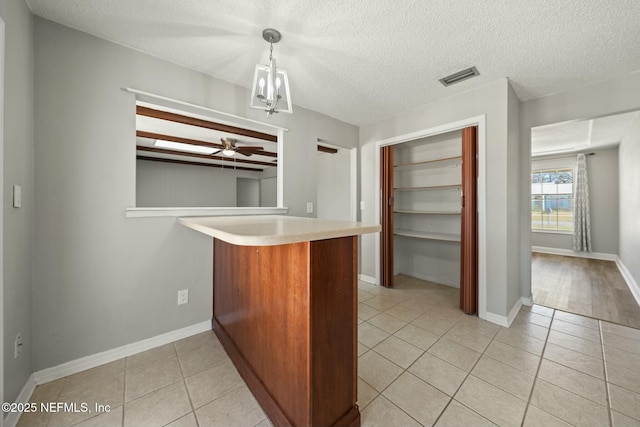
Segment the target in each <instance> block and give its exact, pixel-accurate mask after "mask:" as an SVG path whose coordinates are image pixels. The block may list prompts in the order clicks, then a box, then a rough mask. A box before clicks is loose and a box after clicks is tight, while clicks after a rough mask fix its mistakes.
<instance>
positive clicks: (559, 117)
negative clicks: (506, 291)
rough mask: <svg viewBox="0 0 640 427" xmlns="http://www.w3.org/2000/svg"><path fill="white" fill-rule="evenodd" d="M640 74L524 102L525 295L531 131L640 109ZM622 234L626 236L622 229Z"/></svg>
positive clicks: (528, 257) (528, 286)
mask: <svg viewBox="0 0 640 427" xmlns="http://www.w3.org/2000/svg"><path fill="white" fill-rule="evenodd" d="M638 93H640V72H635V73H631V74H628V75H624V76H621V77H618V78H614V79H610V80H606V81H602V82H598V83H595V84H592V85H588V86H583V87H579V88H574V89H571V90H567V91H565V92H560V93H556V94H553V95H549V96H545V97H543V98H538V99H532V100H529V101H526V102H523V103H522V105H521V111H520V117H521V121H520V139H521V141H522V149H523V150H526V152H522V153H521V157H520V159H521V161H520V164H521V168H520V169H521V174H522V180H523V182H526V184H527V186H525V185H524V184H523V186H522V187H521V203H522V211H523V212H527V213H528V214H527V221H523V222H522V226H521V229H520V230H521V240H522V244H523V247H525V249H526V250H523V252H522V264H521V283H522V286H523V287H524V288H523V293H525V294H528V295H531V252H530V251H529V249H528V248H530V244H531V225H530V224H531V207H530V203H531V188H530V187H528V185H529V179H530V178H529V177H528V176H529V174H530V157H531V154H530V153H531V128H532V127H536V126H543V125H549V124H552V123H559V122H564V121H568V120H581V119H590V118H594V117H602V116H607V115H611V114H616V113H622V112H626V111H632V110H638V109H640V97H638V96H637V94H638ZM620 228H621V229H620V233H624V230H622V225H621V226H620Z"/></svg>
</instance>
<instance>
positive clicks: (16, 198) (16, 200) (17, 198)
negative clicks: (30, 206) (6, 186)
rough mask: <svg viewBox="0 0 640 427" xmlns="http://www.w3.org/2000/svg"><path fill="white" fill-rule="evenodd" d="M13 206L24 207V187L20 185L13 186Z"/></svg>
mask: <svg viewBox="0 0 640 427" xmlns="http://www.w3.org/2000/svg"><path fill="white" fill-rule="evenodd" d="M13 207H14V208H21V207H22V187H21V186H19V185H14V186H13Z"/></svg>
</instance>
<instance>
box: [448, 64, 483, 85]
mask: <svg viewBox="0 0 640 427" xmlns="http://www.w3.org/2000/svg"><path fill="white" fill-rule="evenodd" d="M479 75H480V73H479V72H478V70H477V68H476V67H471V68H467V69H464V70H462V71H458V72H457V73H453V74H451V75H449V76H447V77H443V78H441V79H440V83H442V84H443V85H444V86H451V85H452V84H455V83H460V82H461V81H463V80H467V79H470V78H471V77H475V76H479Z"/></svg>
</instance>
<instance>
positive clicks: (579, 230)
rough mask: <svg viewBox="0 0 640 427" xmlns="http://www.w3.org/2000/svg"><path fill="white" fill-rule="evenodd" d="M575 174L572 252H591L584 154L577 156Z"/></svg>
mask: <svg viewBox="0 0 640 427" xmlns="http://www.w3.org/2000/svg"><path fill="white" fill-rule="evenodd" d="M577 172H578V173H577V174H576V180H575V184H576V189H575V200H574V209H573V214H574V215H573V218H574V219H573V221H574V224H573V225H574V227H573V250H574V251H577V252H591V215H590V213H589V180H588V179H587V159H586V157H585V155H584V154H578V171H577Z"/></svg>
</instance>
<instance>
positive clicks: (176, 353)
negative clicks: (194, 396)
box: [170, 341, 215, 427]
mask: <svg viewBox="0 0 640 427" xmlns="http://www.w3.org/2000/svg"><path fill="white" fill-rule="evenodd" d="M172 347H173V352H174V353H175V355H176V360H177V361H178V369H180V377H181V378H182V385H183V386H184V389H185V391H186V392H187V399H189V406H191V413H192V414H193V418H195V419H196V426H197V427H200V420H198V417H197V416H196V409H195V408H194V407H193V401H192V400H191V393H190V392H189V387H187V379H186V378H185V377H184V371H183V370H182V363H181V362H180V355H179V354H178V349H177V347H176V344H175V341H174V342H173V343H172ZM214 400H215V399H214ZM183 416H184V415H183ZM180 418H182V417H178V418H176V419H180ZM173 421H175V420H173ZM173 421H171V422H170V423H172V422H173Z"/></svg>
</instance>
